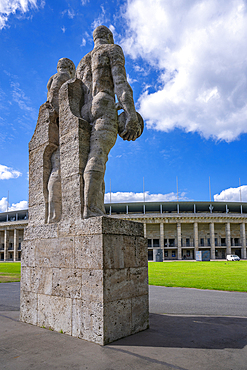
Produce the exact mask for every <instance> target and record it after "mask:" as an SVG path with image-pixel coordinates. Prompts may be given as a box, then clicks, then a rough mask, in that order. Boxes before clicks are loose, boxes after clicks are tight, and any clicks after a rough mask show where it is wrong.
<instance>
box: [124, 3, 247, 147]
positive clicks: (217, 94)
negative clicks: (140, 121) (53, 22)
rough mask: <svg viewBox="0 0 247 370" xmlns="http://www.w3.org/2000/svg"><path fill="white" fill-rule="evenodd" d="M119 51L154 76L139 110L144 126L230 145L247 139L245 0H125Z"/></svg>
mask: <svg viewBox="0 0 247 370" xmlns="http://www.w3.org/2000/svg"><path fill="white" fill-rule="evenodd" d="M124 16H125V18H126V20H127V25H128V27H127V33H126V37H125V39H124V40H123V41H122V46H123V48H124V51H125V53H128V54H129V55H130V56H131V57H132V58H134V59H137V58H138V57H141V58H143V59H144V60H145V61H146V62H148V63H149V64H150V65H152V66H153V68H154V69H155V70H156V71H158V74H159V79H158V81H157V86H153V88H154V89H155V92H149V90H146V91H145V92H144V93H143V94H142V96H141V97H140V99H139V102H138V103H139V105H140V107H138V110H139V112H140V113H141V114H142V116H143V117H144V119H145V120H146V124H147V127H148V128H153V129H156V130H161V131H166V132H167V131H169V130H172V129H174V128H175V127H179V128H182V129H183V130H185V131H186V132H198V133H200V134H201V135H202V136H204V137H205V138H209V137H213V138H215V139H218V140H226V141H228V142H229V141H231V140H234V139H236V138H237V137H238V136H239V135H240V134H241V133H247V76H246V69H247V48H246V34H247V5H246V2H245V1H244V0H232V1H225V0H191V1H184V2H181V1H180V0H174V1H162V0H129V1H128V3H127V7H126V11H125V13H124Z"/></svg>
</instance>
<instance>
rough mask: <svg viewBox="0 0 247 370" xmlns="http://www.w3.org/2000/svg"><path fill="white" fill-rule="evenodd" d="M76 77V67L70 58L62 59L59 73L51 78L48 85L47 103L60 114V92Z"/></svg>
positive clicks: (58, 67) (58, 64)
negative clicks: (65, 83) (63, 86)
mask: <svg viewBox="0 0 247 370" xmlns="http://www.w3.org/2000/svg"><path fill="white" fill-rule="evenodd" d="M74 76H75V65H74V63H73V62H72V60H70V59H68V58H61V59H59V61H58V63H57V73H56V74H54V75H53V76H51V77H50V79H49V81H48V83H47V90H48V92H47V101H48V102H50V103H51V105H52V107H53V108H54V109H55V111H56V112H57V114H58V113H59V90H60V87H61V86H62V85H63V84H64V82H66V81H68V80H70V79H71V78H73V77H74Z"/></svg>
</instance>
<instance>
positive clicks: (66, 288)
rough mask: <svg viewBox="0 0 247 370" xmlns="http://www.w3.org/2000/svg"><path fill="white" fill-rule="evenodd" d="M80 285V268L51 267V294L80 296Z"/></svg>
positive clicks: (71, 296)
mask: <svg viewBox="0 0 247 370" xmlns="http://www.w3.org/2000/svg"><path fill="white" fill-rule="evenodd" d="M81 285H82V271H81V269H70V268H66V269H65V268H53V269H52V293H51V294H52V295H54V296H57V297H64V298H81Z"/></svg>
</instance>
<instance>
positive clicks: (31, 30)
mask: <svg viewBox="0 0 247 370" xmlns="http://www.w3.org/2000/svg"><path fill="white" fill-rule="evenodd" d="M100 24H104V25H106V26H107V27H110V28H111V30H112V31H113V34H114V39H115V43H117V44H120V45H121V46H122V48H123V50H124V53H125V57H126V71H127V75H128V79H129V82H130V84H131V86H132V88H133V90H134V100H135V104H136V109H137V110H138V111H139V112H140V113H141V114H142V116H143V118H144V120H145V130H144V133H143V135H142V136H141V137H140V138H139V139H138V140H136V141H135V142H125V141H123V140H122V139H121V138H118V140H117V143H116V145H115V147H114V148H113V149H112V151H111V153H110V156H109V161H108V163H107V170H106V175H105V183H106V201H107V200H109V191H110V182H111V191H112V201H129V200H132V201H137V200H142V199H143V194H142V192H143V177H144V180H145V191H146V200H159V201H160V200H176V199H177V187H176V177H177V178H178V190H179V199H181V200H186V199H189V200H209V176H210V182H211V193H212V199H214V200H229V201H238V200H239V199H240V191H239V178H240V179H241V180H240V181H241V196H242V200H244V201H247V172H246V159H247V78H246V74H247V48H246V44H247V2H246V1H244V0H232V1H227V2H226V1H225V0H200V1H199V0H198V1H197V0H191V1H184V2H181V1H180V0H173V1H170V0H129V1H123V0H109V1H104V0H102V1H98V0H96V1H95V0H94V1H90V0H71V1H67V0H60V1H55V0H30V1H28V0H0V50H1V58H0V211H5V210H6V202H7V196H8V192H9V203H10V204H9V208H10V209H17V208H25V207H27V200H28V142H29V141H30V139H31V137H32V134H33V132H34V129H35V125H36V122H37V117H38V111H39V107H40V105H41V104H43V103H44V102H45V101H46V93H47V90H46V85H47V81H48V80H49V78H50V76H51V75H53V74H54V73H56V65H57V61H58V60H59V59H60V58H62V57H67V58H70V59H72V60H73V62H74V63H75V65H76V66H77V65H78V63H79V61H80V60H81V58H82V57H83V56H84V55H85V54H86V53H88V52H89V51H90V50H91V49H92V48H93V41H92V32H93V29H94V28H95V27H96V26H98V25H100Z"/></svg>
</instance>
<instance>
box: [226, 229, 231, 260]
mask: <svg viewBox="0 0 247 370" xmlns="http://www.w3.org/2000/svg"><path fill="white" fill-rule="evenodd" d="M226 248H227V249H226V254H231V227H230V222H227V223H226Z"/></svg>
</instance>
